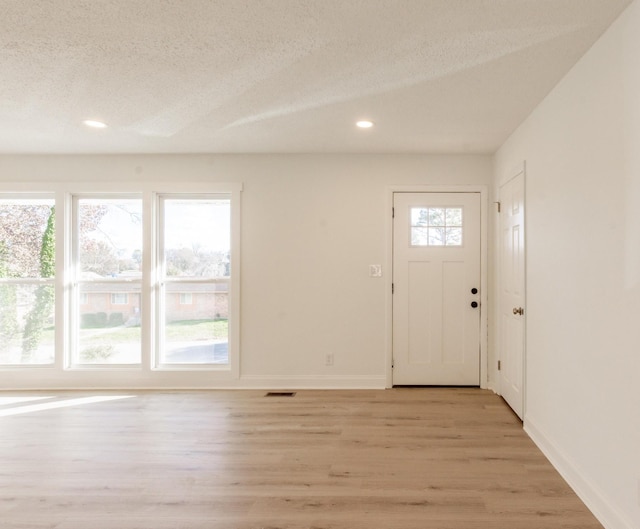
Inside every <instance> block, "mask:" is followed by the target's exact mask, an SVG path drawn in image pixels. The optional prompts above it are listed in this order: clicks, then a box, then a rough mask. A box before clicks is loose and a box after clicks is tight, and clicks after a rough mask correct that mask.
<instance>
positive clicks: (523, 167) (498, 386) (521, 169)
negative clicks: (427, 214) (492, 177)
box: [492, 160, 528, 421]
mask: <svg viewBox="0 0 640 529" xmlns="http://www.w3.org/2000/svg"><path fill="white" fill-rule="evenodd" d="M520 175H522V179H523V186H524V195H523V197H522V200H523V204H524V214H523V221H524V278H523V281H524V299H525V307H524V309H525V311H524V314H523V316H522V317H523V322H522V334H523V335H522V341H523V344H522V381H521V384H522V388H521V390H522V420H523V421H524V417H525V413H526V410H527V314H528V311H527V306H526V301H527V239H528V234H527V162H526V160H523V161H522V162H520V163H518V164H517V165H516V166H514V167H512V168H511V170H510V171H509V172H508V173H505V174H504V175H503V176H502V178H500V180H499V182H498V185H497V186H496V189H495V193H496V201H497V204H500V200H501V197H500V190H501V189H502V186H504V185H505V184H507V183H509V182H510V181H511V180H514V179H515V178H517V177H519V176H520ZM499 215H500V213H496V216H497V217H498V218H497V219H496V223H495V235H496V248H495V250H496V251H495V256H496V259H495V260H496V275H495V293H496V296H495V298H496V303H495V307H494V309H495V311H494V313H493V314H494V316H495V322H494V325H493V327H492V328H493V330H494V331H495V334H496V340H495V352H496V362H495V374H494V375H493V376H494V379H495V381H496V383H495V388H494V389H495V391H496V393H497V394H498V395H502V377H501V375H500V371H499V370H498V361H499V360H500V359H501V358H502V357H503V350H504V343H503V342H502V333H501V328H500V325H501V323H500V314H501V310H502V306H501V300H500V292H501V289H502V282H503V277H504V276H503V272H504V271H503V270H502V239H501V237H502V234H501V232H500V230H501V227H502V221H501V219H500V218H499Z"/></svg>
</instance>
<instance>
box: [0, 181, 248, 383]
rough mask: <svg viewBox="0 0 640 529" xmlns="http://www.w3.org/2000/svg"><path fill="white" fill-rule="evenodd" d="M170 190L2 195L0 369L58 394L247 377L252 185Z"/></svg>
mask: <svg viewBox="0 0 640 529" xmlns="http://www.w3.org/2000/svg"><path fill="white" fill-rule="evenodd" d="M39 186H43V187H40V188H39ZM162 186H163V187H164V189H163V190H157V189H156V184H155V183H151V182H147V183H144V182H142V183H137V182H118V181H114V182H109V183H104V184H97V183H95V182H94V183H82V184H80V183H66V182H60V183H58V184H42V183H33V182H17V183H13V184H8V183H5V184H4V188H3V190H4V192H3V193H0V370H2V369H8V368H10V369H11V370H12V372H14V373H22V372H25V373H26V371H27V370H26V369H24V368H25V367H29V368H30V372H31V373H34V372H37V373H40V372H43V373H45V372H46V375H45V378H46V381H47V382H46V383H47V384H55V385H60V386H61V387H63V386H65V385H68V384H70V385H71V386H73V385H75V384H78V385H83V384H85V383H86V384H91V385H93V384H96V385H100V384H103V383H104V384H105V387H107V386H109V387H122V386H123V385H131V384H136V385H138V384H139V385H140V387H161V386H166V387H177V386H185V387H187V386H189V384H190V382H189V381H190V380H192V381H193V384H194V387H195V386H198V387H201V386H202V381H203V380H206V379H208V377H209V375H207V374H203V373H202V371H203V370H206V371H209V372H213V374H212V375H211V376H212V377H213V378H211V380H215V379H223V380H229V379H233V378H235V377H237V375H238V372H239V357H238V336H239V329H238V325H237V319H238V316H239V305H238V301H239V288H238V284H239V283H238V271H239V269H240V266H239V259H238V253H239V241H240V234H239V221H240V218H241V217H240V211H239V206H240V191H241V190H242V186H241V185H240V184H202V183H191V184H189V183H181V184H180V185H179V186H178V185H169V184H162ZM33 189H36V190H37V192H33V191H32V190H33ZM40 191H42V192H40ZM56 226H57V232H56ZM34 366H35V367H46V368H47V369H46V371H44V370H43V371H34V370H33V369H31V368H32V367H34ZM74 370H78V371H80V370H82V371H84V372H91V374H88V375H86V377H85V375H84V374H83V375H81V376H77V375H69V374H68V371H74ZM125 372H126V375H125V374H124V373H125ZM160 373H161V374H160ZM189 373H190V374H189ZM12 376H14V374H12ZM17 376H23V375H20V374H18V375H17ZM25 376H26V377H27V378H26V379H25V381H24V382H25V383H27V384H30V383H32V380H31V378H29V377H33V376H34V375H25ZM35 376H36V377H39V376H40V375H35ZM123 377H124V378H123ZM189 377H191V378H189ZM73 381H81V382H73ZM71 386H70V387H71Z"/></svg>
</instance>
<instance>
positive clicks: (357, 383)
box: [238, 375, 386, 389]
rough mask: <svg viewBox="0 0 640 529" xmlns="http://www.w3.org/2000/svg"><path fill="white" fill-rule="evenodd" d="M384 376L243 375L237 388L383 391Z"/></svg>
mask: <svg viewBox="0 0 640 529" xmlns="http://www.w3.org/2000/svg"><path fill="white" fill-rule="evenodd" d="M385 384H386V378H385V377H384V376H358V375H338V376H335V375H334V376H329V375H308V376H306V375H280V376H265V375H243V376H241V377H240V380H239V381H238V386H239V387H242V388H246V389H385Z"/></svg>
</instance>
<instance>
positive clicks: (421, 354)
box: [393, 193, 480, 386]
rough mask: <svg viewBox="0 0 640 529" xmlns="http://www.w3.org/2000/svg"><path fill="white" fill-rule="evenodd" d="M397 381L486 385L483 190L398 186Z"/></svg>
mask: <svg viewBox="0 0 640 529" xmlns="http://www.w3.org/2000/svg"><path fill="white" fill-rule="evenodd" d="M393 203H394V219H393V384H394V385H460V386H479V385H480V291H479V290H480V193H394V198H393Z"/></svg>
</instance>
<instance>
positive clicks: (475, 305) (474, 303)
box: [471, 301, 478, 309]
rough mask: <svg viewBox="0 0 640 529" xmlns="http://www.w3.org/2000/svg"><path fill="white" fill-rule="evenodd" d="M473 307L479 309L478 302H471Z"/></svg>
mask: <svg viewBox="0 0 640 529" xmlns="http://www.w3.org/2000/svg"><path fill="white" fill-rule="evenodd" d="M471 306H472V307H473V308H474V309H475V308H477V307H478V302H477V301H472V302H471Z"/></svg>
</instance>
